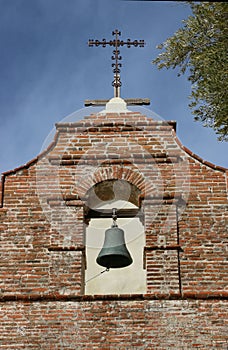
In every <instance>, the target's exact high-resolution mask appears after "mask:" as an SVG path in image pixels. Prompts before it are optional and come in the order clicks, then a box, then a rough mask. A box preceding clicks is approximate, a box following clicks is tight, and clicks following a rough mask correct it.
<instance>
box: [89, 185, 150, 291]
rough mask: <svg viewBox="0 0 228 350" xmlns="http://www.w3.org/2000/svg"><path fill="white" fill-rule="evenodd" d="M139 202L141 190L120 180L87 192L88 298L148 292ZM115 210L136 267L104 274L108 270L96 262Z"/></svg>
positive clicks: (97, 186)
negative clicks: (114, 209) (118, 215)
mask: <svg viewBox="0 0 228 350" xmlns="http://www.w3.org/2000/svg"><path fill="white" fill-rule="evenodd" d="M140 198H141V197H140V190H139V189H138V188H137V187H136V186H135V185H133V184H131V183H130V182H128V181H125V180H117V179H114V180H106V181H103V182H100V183H98V184H96V185H94V186H93V187H91V188H90V189H89V191H88V192H87V195H86V222H87V224H88V226H87V229H86V232H85V244H86V270H85V281H86V284H85V294H90V295H91V294H136V293H139V294H141V293H145V292H146V272H145V270H144V269H143V251H144V246H145V235H144V226H143V224H142V214H141V208H140V207H141V200H140ZM113 208H116V209H117V213H119V214H120V217H118V219H117V224H118V226H119V227H120V228H122V229H123V230H124V232H125V242H126V245H127V248H128V250H129V252H130V254H131V256H132V259H133V263H132V264H131V265H130V266H128V267H125V268H118V269H110V270H109V271H108V272H107V271H105V272H104V270H105V268H104V267H102V266H100V265H98V264H97V263H96V258H97V256H98V254H99V252H100V250H101V248H102V246H103V243H104V236H105V230H106V229H108V228H110V227H111V225H112V209H113ZM125 213H126V215H125ZM90 214H91V215H90Z"/></svg>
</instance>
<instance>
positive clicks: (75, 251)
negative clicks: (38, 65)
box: [0, 31, 228, 350]
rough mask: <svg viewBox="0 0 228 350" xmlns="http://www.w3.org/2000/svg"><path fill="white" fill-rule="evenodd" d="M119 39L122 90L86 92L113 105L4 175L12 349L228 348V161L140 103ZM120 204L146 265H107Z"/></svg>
mask: <svg viewBox="0 0 228 350" xmlns="http://www.w3.org/2000/svg"><path fill="white" fill-rule="evenodd" d="M113 33H114V35H115V40H113V41H109V42H106V41H105V39H103V41H102V42H99V41H95V42H93V41H92V40H91V41H90V45H92V44H93V43H95V46H99V45H101V43H102V45H103V46H105V45H110V46H114V47H115V50H116V51H119V47H120V46H122V44H121V41H120V40H119V37H118V35H120V33H119V32H118V33H117V31H115V32H113ZM140 42H141V45H142V41H140ZM122 43H123V44H126V45H127V44H129V45H130V44H131V41H130V39H128V41H126V43H125V42H122ZM133 43H135V44H134V46H137V41H134V42H133ZM138 43H139V42H138ZM115 45H116V46H115ZM115 50H114V58H115V60H116V61H115V66H114V69H115V70H116V71H115V72H114V74H115V76H114V84H113V86H114V91H115V93H114V97H113V98H112V99H111V100H110V101H86V104H87V105H92V104H103V103H105V106H104V109H103V110H101V111H100V112H98V113H92V114H90V115H86V114H85V116H84V118H83V119H82V120H80V121H75V122H63V123H57V124H56V134H55V138H54V140H53V142H52V143H51V144H50V145H49V147H48V148H47V149H46V150H45V151H43V152H42V154H40V155H39V156H37V157H36V158H35V159H33V160H31V161H30V162H28V163H27V164H25V165H23V166H21V167H19V168H16V169H14V170H11V171H8V172H6V173H4V174H3V175H2V182H1V207H0V233H1V246H0V250H1V257H0V330H1V331H0V347H1V348H2V349H17V350H18V349H32V350H36V349H58V350H60V349H61V350H62V349H107V350H108V349H114V348H115V349H116V348H117V349H178V350H179V349H193V348H197V349H224V350H225V349H227V345H228V338H227V296H228V290H227V282H228V279H227V211H226V209H227V169H225V168H222V167H218V166H216V165H213V164H211V163H209V162H207V161H205V160H203V159H201V158H200V157H198V156H197V155H195V154H193V153H192V152H191V151H190V150H188V149H187V148H186V147H184V146H183V145H182V144H181V143H180V141H179V140H178V138H177V136H176V133H175V128H176V123H175V122H174V121H165V120H158V119H154V118H151V116H150V113H151V112H150V110H147V109H145V108H143V109H142V108H141V107H140V106H138V107H137V108H136V111H132V110H131V106H130V104H144V103H146V104H148V100H146V99H144V100H132V99H131V100H130V99H128V100H126V101H125V100H123V99H122V98H121V97H120V90H119V89H120V78H119V70H117V69H118V67H119V62H118V59H119V58H117V57H116V55H119V53H118V52H115ZM134 110H135V108H134ZM85 111H86V109H85ZM113 209H115V211H114V214H115V215H114V219H115V221H117V223H118V227H120V228H121V229H123V230H124V239H125V243H126V247H127V249H128V250H129V252H130V255H131V257H132V260H133V262H132V264H130V266H127V267H123V268H110V269H106V268H104V267H102V266H100V265H99V264H97V262H96V258H97V256H98V254H99V252H100V250H101V248H102V246H103V243H104V234H105V231H106V230H107V229H108V228H110V227H111V224H112V218H113Z"/></svg>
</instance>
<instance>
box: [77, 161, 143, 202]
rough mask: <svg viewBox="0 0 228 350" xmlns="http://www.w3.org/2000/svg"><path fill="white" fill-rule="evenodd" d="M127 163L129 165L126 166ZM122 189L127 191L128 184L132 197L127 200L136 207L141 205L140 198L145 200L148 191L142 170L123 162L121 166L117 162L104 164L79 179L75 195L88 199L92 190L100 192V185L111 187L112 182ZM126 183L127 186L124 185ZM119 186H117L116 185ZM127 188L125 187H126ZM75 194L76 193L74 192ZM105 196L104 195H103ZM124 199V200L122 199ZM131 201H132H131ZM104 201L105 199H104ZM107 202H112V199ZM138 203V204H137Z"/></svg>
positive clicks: (120, 163)
mask: <svg viewBox="0 0 228 350" xmlns="http://www.w3.org/2000/svg"><path fill="white" fill-rule="evenodd" d="M125 163H127V164H125ZM117 181H118V185H120V187H121V188H124V189H125V190H126V183H128V184H129V187H130V188H129V189H128V191H129V190H131V194H130V197H128V199H126V200H127V201H130V202H132V203H133V204H135V205H137V206H138V205H139V201H140V200H139V197H140V198H141V197H142V198H143V197H144V196H145V191H146V190H147V189H148V185H147V181H146V178H145V177H144V175H143V174H142V173H141V172H140V170H139V169H138V168H137V167H136V166H135V165H133V164H132V163H130V162H129V161H126V162H125V161H121V162H119V164H117V163H116V162H115V163H114V164H112V162H104V163H102V164H101V165H100V166H99V167H97V168H96V169H95V170H94V171H92V172H90V173H89V174H86V175H85V174H83V175H82V176H80V177H79V178H78V179H77V185H76V187H75V192H76V193H75V194H77V195H79V196H80V197H81V198H83V199H86V200H87V199H88V196H89V195H90V194H91V189H92V188H93V189H96V190H99V188H100V187H99V186H100V185H99V184H100V183H104V182H106V184H107V185H106V186H107V188H108V186H110V185H111V182H113V184H114V183H117ZM108 182H109V185H108ZM124 183H125V185H124ZM116 186H117V185H116ZM124 186H125V187H124ZM73 192H74V191H73ZM118 192H119V191H118V188H116V193H118ZM133 192H134V195H136V193H137V195H138V198H137V200H136V199H133V197H134V195H133V194H132V193H133ZM103 196H104V194H103ZM122 199H123V198H122ZM129 199H130V200H129ZM103 200H104V199H103ZM106 200H112V198H111V197H110V198H109V199H108V198H107V199H106ZM136 203H137V204H136Z"/></svg>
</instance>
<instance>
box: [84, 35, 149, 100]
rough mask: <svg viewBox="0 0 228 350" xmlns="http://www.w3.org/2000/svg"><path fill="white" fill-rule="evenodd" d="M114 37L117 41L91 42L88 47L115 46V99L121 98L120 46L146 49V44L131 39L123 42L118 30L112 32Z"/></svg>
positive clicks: (113, 65)
mask: <svg viewBox="0 0 228 350" xmlns="http://www.w3.org/2000/svg"><path fill="white" fill-rule="evenodd" d="M112 35H115V39H113V40H109V41H106V39H103V40H102V41H99V40H91V39H90V40H89V41H88V45H89V46H100V45H101V46H102V47H106V46H107V45H109V46H114V48H115V49H114V50H113V56H112V60H113V61H115V63H112V67H113V73H114V80H113V82H112V86H113V87H114V96H115V97H120V87H121V85H122V83H121V81H120V67H122V64H121V63H119V61H121V60H122V57H121V56H120V50H119V47H120V46H124V45H126V46H127V47H128V48H130V47H131V46H135V47H137V46H139V47H144V45H145V43H144V40H134V41H131V39H127V41H123V40H120V39H119V36H120V35H121V32H120V31H119V30H118V29H116V30H115V31H113V32H112Z"/></svg>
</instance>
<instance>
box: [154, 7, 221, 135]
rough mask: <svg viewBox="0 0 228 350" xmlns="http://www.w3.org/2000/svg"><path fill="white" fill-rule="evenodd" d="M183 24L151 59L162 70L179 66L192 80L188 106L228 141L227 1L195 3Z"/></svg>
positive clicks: (181, 72) (199, 118)
mask: <svg viewBox="0 0 228 350" xmlns="http://www.w3.org/2000/svg"><path fill="white" fill-rule="evenodd" d="M187 3H188V4H189V5H190V6H191V9H192V15H191V16H189V17H188V18H187V20H184V21H183V24H184V26H183V27H182V28H180V29H179V30H178V31H177V32H176V33H174V35H173V36H172V37H170V38H168V39H167V40H166V41H165V42H164V43H163V44H161V45H159V46H158V47H157V48H159V49H162V50H163V51H162V52H161V53H160V54H159V55H158V57H157V58H156V59H155V60H153V61H152V63H154V64H156V65H157V67H158V68H159V69H161V68H167V69H169V68H176V67H179V69H180V70H179V74H178V75H181V74H184V73H185V72H186V73H187V74H188V80H190V82H191V83H192V92H191V95H190V99H191V101H190V104H189V107H190V108H191V109H192V113H193V115H194V118H195V120H199V121H201V122H203V125H204V126H209V127H212V128H213V129H214V130H215V131H216V133H217V134H218V139H219V140H228V110H227V109H228V101H227V85H228V79H227V53H228V50H227V49H228V28H227V27H228V26H227V19H228V4H227V3H226V2H192V1H187Z"/></svg>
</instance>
